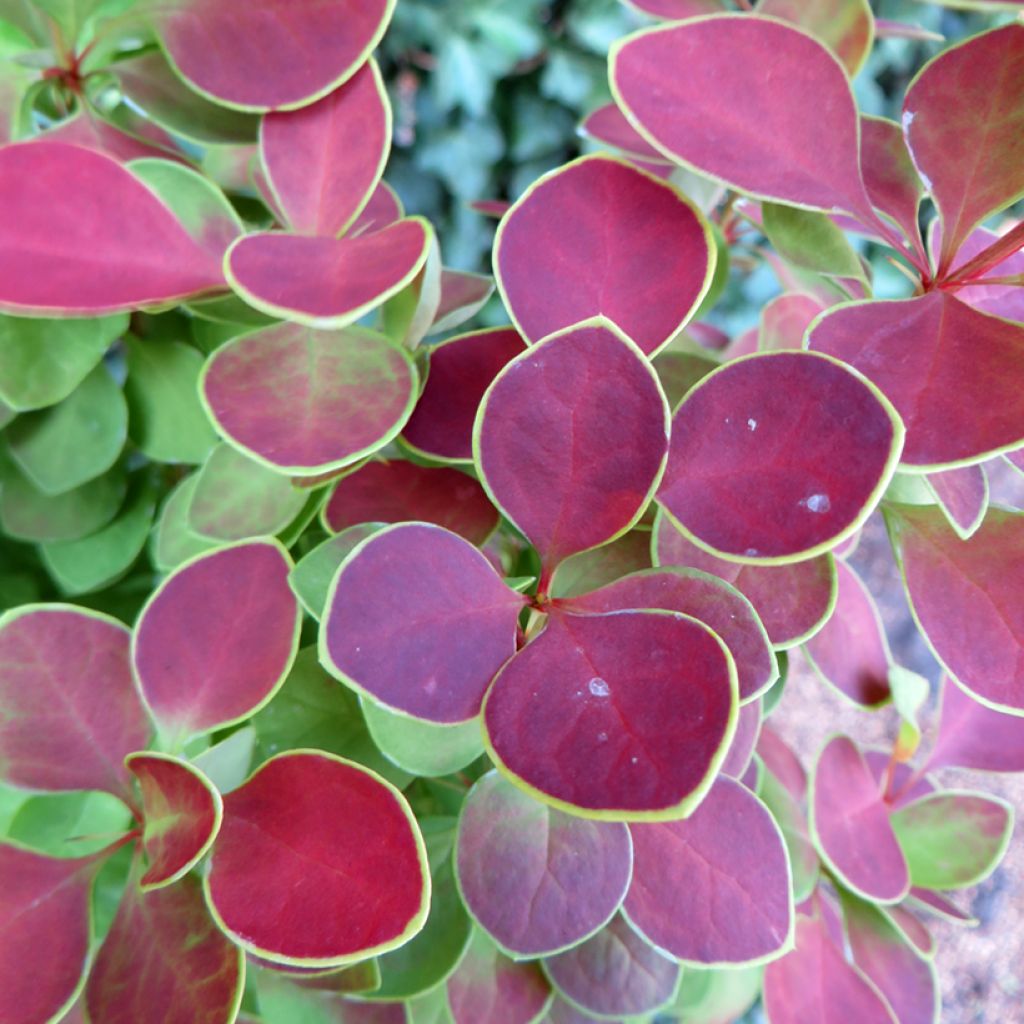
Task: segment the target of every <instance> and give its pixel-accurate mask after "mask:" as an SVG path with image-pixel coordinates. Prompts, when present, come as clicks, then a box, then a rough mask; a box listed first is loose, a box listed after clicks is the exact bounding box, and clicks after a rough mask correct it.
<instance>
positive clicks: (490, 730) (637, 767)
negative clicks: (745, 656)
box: [484, 611, 737, 821]
mask: <svg viewBox="0 0 1024 1024" xmlns="http://www.w3.org/2000/svg"><path fill="white" fill-rule="evenodd" d="M736 715H737V691H736V669H735V665H734V663H733V660H732V657H731V655H730V654H729V652H728V649H727V648H726V647H725V645H724V644H723V643H722V641H721V640H719V638H718V637H717V636H716V635H715V634H714V633H712V632H711V630H710V629H709V628H708V627H707V626H705V625H703V623H700V622H698V621H697V620H696V619H692V618H690V617H689V616H686V615H683V614H681V613H679V612H676V613H670V612H657V611H640V612H638V611H626V612H614V613H612V614H609V615H570V614H568V613H565V612H557V611H556V612H555V613H553V614H552V615H551V616H550V617H549V619H548V623H547V626H546V627H545V629H544V631H543V632H542V633H541V634H540V635H539V636H537V637H536V638H535V639H533V640H532V641H531V642H530V643H529V644H527V646H526V647H525V648H524V649H523V650H521V651H520V652H519V653H518V654H517V655H516V656H515V658H513V659H512V660H511V661H510V662H509V663H508V665H506V667H505V668H504V669H503V670H502V671H501V673H500V674H499V675H498V677H497V678H496V679H495V681H494V685H493V686H492V687H491V690H490V691H489V693H488V696H487V700H486V702H485V704H484V728H485V730H486V734H487V744H488V750H489V752H490V753H491V756H492V757H493V758H494V760H495V763H496V764H497V765H498V767H499V768H500V769H502V770H503V771H504V772H506V773H507V774H509V775H510V776H511V778H512V779H513V781H515V782H518V784H520V785H522V786H524V787H526V788H527V789H528V790H529V791H531V792H532V793H534V795H535V796H537V798H538V799H541V800H544V801H545V802H547V803H551V804H552V805H553V806H555V807H559V808H562V809H565V810H567V811H569V812H571V813H575V814H582V815H583V816H585V817H595V818H604V819H608V820H618V821H633V820H644V819H647V820H664V819H667V818H676V817H679V816H680V815H683V814H687V813H689V812H690V811H691V810H693V808H694V807H696V806H697V804H699V803H700V801H701V800H702V799H703V797H704V794H705V793H706V792H707V790H708V788H709V787H710V785H711V782H712V780H713V778H714V775H715V773H716V771H717V769H718V767H719V765H720V764H721V763H722V761H723V760H724V758H725V755H726V752H727V750H728V747H729V744H730V742H731V740H732V736H733V733H734V732H735V728H736Z"/></svg>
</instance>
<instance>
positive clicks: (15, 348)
mask: <svg viewBox="0 0 1024 1024" xmlns="http://www.w3.org/2000/svg"><path fill="white" fill-rule="evenodd" d="M127 328H128V317H127V315H126V314H120V315H118V316H105V317H100V318H99V319H96V320H36V319H28V318H26V317H19V316H0V399H3V401H5V402H6V403H7V404H8V405H10V406H11V408H12V409H15V410H17V411H20V412H24V411H26V410H30V409H45V408H46V407H47V406H50V405H54V404H56V403H57V402H59V401H61V400H62V399H64V398H67V396H68V395H70V394H71V392H72V391H74V390H75V388H77V387H78V385H79V384H81V383H82V381H83V380H85V378H86V376H87V375H88V374H89V372H90V371H91V370H92V369H94V368H95V366H96V364H97V363H99V361H100V360H101V359H102V358H103V353H104V352H106V351H107V349H108V348H109V347H110V346H111V344H113V342H114V341H115V340H116V339H117V338H119V337H120V336H121V335H122V334H123V333H124V332H125V330H127Z"/></svg>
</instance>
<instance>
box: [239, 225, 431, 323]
mask: <svg viewBox="0 0 1024 1024" xmlns="http://www.w3.org/2000/svg"><path fill="white" fill-rule="evenodd" d="M429 242H430V230H429V229H428V227H427V224H426V221H423V220H420V219H417V218H412V217H408V218H405V219H403V220H400V221H397V222H396V223H394V224H390V225H388V226H387V227H385V228H382V229H381V230H379V231H374V232H373V233H370V234H364V235H359V236H355V237H350V238H312V237H309V236H306V235H289V234H285V233H283V232H267V233H263V234H252V235H246V236H245V237H244V238H241V239H239V240H238V242H236V243H235V244H234V245H233V246H232V247H231V249H230V250H229V251H228V254H227V257H226V258H225V272H226V274H227V276H228V280H229V281H230V283H231V286H232V287H233V288H234V289H235V291H237V292H238V294H239V295H241V297H242V298H243V299H245V301H246V302H248V303H249V304H250V305H252V306H253V307H254V308H256V309H258V310H260V311H261V312H263V313H269V314H270V315H271V316H277V317H282V318H287V319H290V320H295V321H296V322H298V323H304V324H308V325H309V326H311V327H319V328H324V329H327V328H339V327H345V326H347V325H348V324H350V323H353V322H354V321H356V320H358V319H359V318H360V317H361V316H363V315H364V314H365V313H368V312H369V311H370V310H371V309H374V308H376V307H377V306H379V305H380V304H381V303H383V302H384V301H385V300H386V299H388V298H390V297H391V296H392V295H395V294H396V293H397V292H399V291H401V290H402V288H404V287H405V286H406V285H407V284H409V282H410V281H412V279H413V278H414V277H415V276H416V274H417V273H418V272H419V270H420V268H421V267H422V266H423V263H424V261H425V260H426V258H427V250H428V248H429Z"/></svg>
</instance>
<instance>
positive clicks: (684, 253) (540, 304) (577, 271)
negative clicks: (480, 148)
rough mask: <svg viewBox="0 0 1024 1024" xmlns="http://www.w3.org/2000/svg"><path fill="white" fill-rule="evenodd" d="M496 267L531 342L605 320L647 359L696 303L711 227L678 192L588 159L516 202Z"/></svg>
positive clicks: (610, 162)
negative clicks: (624, 335) (602, 317)
mask: <svg viewBox="0 0 1024 1024" xmlns="http://www.w3.org/2000/svg"><path fill="white" fill-rule="evenodd" d="M639 225H643V228H642V230H638V227H639ZM597 268H601V270H600V273H598V272H596V269H597ZM494 269H495V276H496V277H497V280H498V287H499V288H500V289H501V293H502V297H503V298H504V299H505V304H506V306H507V307H508V309H509V312H510V313H511V314H512V317H513V320H514V322H515V323H516V324H517V325H518V327H519V329H520V330H521V331H522V333H523V335H524V336H525V337H526V338H527V339H529V340H530V341H532V342H536V341H539V340H540V339H541V338H544V337H546V336H547V335H549V334H552V333H553V332H555V331H561V330H564V329H565V328H567V327H571V326H572V325H573V324H578V323H580V322H581V321H583V320H588V319H591V318H592V317H596V316H604V317H606V318H607V319H608V320H610V321H611V322H612V323H614V324H615V325H616V326H617V327H618V328H619V329H620V330H622V331H624V332H625V333H626V334H627V335H628V336H629V337H630V338H632V339H633V340H634V341H635V342H636V343H637V345H638V346H639V347H640V348H641V350H642V351H643V352H644V353H646V354H651V353H652V352H654V351H656V350H657V349H659V348H661V347H662V346H663V345H664V344H665V343H666V342H667V341H668V340H669V339H670V338H671V337H672V336H673V335H675V334H677V333H678V332H679V331H680V330H681V328H682V327H683V325H684V324H685V323H686V321H687V320H688V319H689V317H690V315H691V313H692V312H693V311H694V309H695V308H696V307H697V305H698V304H699V303H700V300H701V298H702V297H703V295H704V293H705V292H706V291H707V289H708V287H709V284H710V278H711V272H712V269H713V262H712V254H711V240H710V233H709V231H708V228H707V225H706V224H705V222H704V220H703V218H702V217H701V216H700V214H699V213H697V211H696V210H695V209H694V208H693V207H692V206H690V204H689V202H688V201H687V200H686V199H685V198H684V197H683V196H682V194H681V193H680V192H678V191H676V190H675V189H674V188H673V187H672V186H670V185H667V184H665V183H664V182H661V181H658V180H657V179H656V178H653V177H651V176H649V175H647V174H644V173H643V172H641V171H639V170H637V169H636V168H635V167H633V166H631V165H629V164H627V163H625V162H622V161H619V160H614V159H611V158H608V157H603V156H591V157H584V158H582V159H580V160H577V161H575V162H574V163H571V164H569V165H568V166H566V167H564V168H559V169H558V170H556V171H554V172H552V173H551V174H549V175H548V176H547V177H546V178H542V179H541V180H540V181H539V182H537V183H536V184H534V185H533V186H532V187H531V188H530V190H529V191H528V192H527V193H526V195H525V196H523V197H522V198H521V199H520V200H519V201H518V202H516V203H515V204H513V206H512V209H511V210H509V212H508V213H507V214H506V215H505V217H504V218H503V219H502V222H501V227H500V228H499V229H498V236H497V238H496V239H495V246H494ZM570 282H571V286H568V285H569V284H570Z"/></svg>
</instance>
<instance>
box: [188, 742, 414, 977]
mask: <svg viewBox="0 0 1024 1024" xmlns="http://www.w3.org/2000/svg"><path fill="white" fill-rule="evenodd" d="M206 892H207V900H208V902H209V904H210V909H211V910H212V912H213V914H214V916H215V917H216V919H217V921H218V923H219V924H220V926H221V927H222V928H223V929H224V930H225V931H226V932H227V933H228V935H230V936H231V938H232V939H233V940H234V941H235V942H236V943H238V944H239V945H240V946H242V947H243V948H244V949H247V950H249V951H250V952H253V953H256V954H257V955H258V956H262V957H264V958H266V959H268V960H273V961H275V962H279V963H284V964H295V965H298V966H306V967H329V966H341V965H344V964H347V963H352V962H354V961H357V960H364V959H366V958H367V957H370V956H375V955H377V954H378V953H384V952H387V951H388V950H390V949H394V948H395V947H397V946H400V945H402V944H403V943H405V942H407V941H408V940H409V939H410V938H412V936H413V935H415V934H416V933H417V932H418V931H419V930H420V929H421V928H422V927H423V923H424V921H425V920H426V917H427V910H428V907H429V904H430V877H429V873H428V870H427V857H426V849H425V847H424V845H423V838H422V836H421V835H420V832H419V828H418V826H417V825H416V822H415V819H414V818H413V816H412V811H411V810H410V809H409V805H408V804H407V803H406V801H405V798H404V797H403V796H402V794H401V793H400V792H399V791H398V790H397V789H395V788H394V786H392V785H391V784H390V783H387V782H385V781H384V780H383V779H381V778H380V776H378V775H376V774H374V773H373V772H371V771H368V770H367V769H365V768H363V767H362V766H361V765H358V764H356V763H355V762H353V761H345V760H343V759H342V758H340V757H334V756H333V755H331V754H325V753H324V752H323V751H316V750H299V751H291V752H289V753H286V754H281V755H279V756H277V757H274V758H271V759H270V760H269V761H267V762H266V763H264V764H263V765H262V766H261V767H260V768H258V769H257V770H256V772H255V773H254V774H253V775H252V776H251V778H250V779H249V780H248V781H247V782H246V783H245V784H244V785H243V786H241V787H240V788H239V789H236V790H235V791H234V792H233V793H229V794H228V795H227V796H226V797H225V798H224V824H223V825H222V826H221V830H220V834H219V835H218V837H217V842H216V843H215V845H214V848H213V856H212V858H211V860H210V872H209V875H208V876H207V878H206ZM254 893H258V894H259V898H258V899H254V898H253V894H254Z"/></svg>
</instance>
